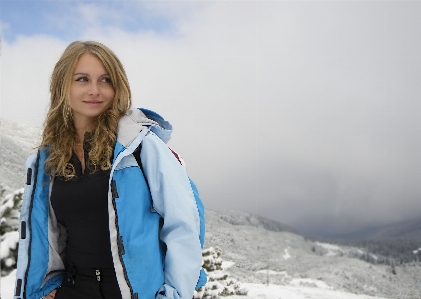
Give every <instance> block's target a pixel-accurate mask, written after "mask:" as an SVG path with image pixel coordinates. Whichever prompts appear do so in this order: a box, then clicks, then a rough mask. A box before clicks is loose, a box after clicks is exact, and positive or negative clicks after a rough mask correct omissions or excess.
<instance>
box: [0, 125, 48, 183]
mask: <svg viewBox="0 0 421 299" xmlns="http://www.w3.org/2000/svg"><path fill="white" fill-rule="evenodd" d="M0 121H1V123H0V140H1V151H0V169H1V171H0V184H1V185H2V186H3V187H4V188H6V189H7V190H8V191H10V190H16V189H18V188H21V187H22V186H23V182H24V174H25V161H26V158H27V157H28V156H29V155H30V154H31V153H32V152H34V151H35V147H36V146H37V145H38V143H39V142H40V138H41V137H40V136H41V129H40V128H34V127H30V126H25V125H22V124H17V123H15V122H12V121H9V120H6V119H0Z"/></svg>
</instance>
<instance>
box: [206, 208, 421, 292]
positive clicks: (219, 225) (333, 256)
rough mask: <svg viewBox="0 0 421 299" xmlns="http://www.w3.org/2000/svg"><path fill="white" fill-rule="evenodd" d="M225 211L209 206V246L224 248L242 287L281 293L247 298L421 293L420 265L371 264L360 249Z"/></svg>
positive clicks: (234, 275)
mask: <svg viewBox="0 0 421 299" xmlns="http://www.w3.org/2000/svg"><path fill="white" fill-rule="evenodd" d="M230 214H231V215H235V217H236V218H240V219H241V218H242V217H247V214H245V213H240V212H238V213H237V212H230ZM225 215H226V212H216V211H209V210H207V211H206V223H207V235H206V241H205V247H210V246H212V247H217V248H220V249H221V251H222V254H221V258H222V259H223V261H227V262H231V265H230V267H229V269H228V270H227V271H228V272H229V273H230V274H231V276H232V277H234V278H235V279H237V280H238V281H240V282H241V283H242V287H245V288H247V286H248V285H252V286H253V288H255V286H256V284H257V285H260V286H261V287H259V289H260V290H261V291H262V292H263V293H262V294H266V293H264V292H266V291H268V290H269V289H272V290H276V292H279V293H278V294H276V296H277V297H276V296H275V297H271V296H272V295H273V294H272V295H270V292H269V291H268V292H269V293H267V294H266V295H259V296H258V295H257V293H255V291H253V290H251V291H250V290H249V294H248V295H247V296H248V297H247V298H288V299H289V298H320V299H321V298H323V299H324V298H373V297H369V296H376V297H375V298H399V299H405V298H407V299H409V298H411V299H413V298H421V286H420V285H419V283H418V278H417V277H420V276H421V268H420V267H419V266H414V265H407V266H396V267H393V268H392V267H391V266H386V265H373V264H369V263H367V262H365V261H363V260H361V259H359V258H358V257H359V256H360V255H361V254H365V253H364V251H363V250H361V249H359V248H354V247H347V246H338V245H331V244H326V243H321V242H313V241H310V240H308V239H306V238H305V237H303V236H300V235H297V234H294V233H291V232H286V231H270V230H267V229H264V228H262V227H256V226H253V225H247V221H244V223H245V224H246V225H233V224H231V223H229V222H227V221H226V217H225ZM393 269H395V273H396V274H394V270H393ZM267 285H269V286H267ZM265 290H266V291H265ZM293 290H295V291H296V293H295V295H293ZM304 290H306V291H304ZM256 292H257V291H256ZM298 293H300V294H301V295H298ZM253 294H254V295H253ZM281 294H283V295H281ZM317 294H318V295H317ZM345 294H347V295H345ZM357 295H359V296H360V297H359V296H357ZM294 296H295V297H294ZM306 296H307V297H306ZM335 296H336V297H335ZM238 298H240V297H238ZM243 298H244V297H243Z"/></svg>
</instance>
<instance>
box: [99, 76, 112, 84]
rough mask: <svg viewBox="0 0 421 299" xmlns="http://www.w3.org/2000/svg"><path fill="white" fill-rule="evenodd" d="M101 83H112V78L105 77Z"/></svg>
mask: <svg viewBox="0 0 421 299" xmlns="http://www.w3.org/2000/svg"><path fill="white" fill-rule="evenodd" d="M101 82H102V83H111V78H108V77H104V78H102V79H101Z"/></svg>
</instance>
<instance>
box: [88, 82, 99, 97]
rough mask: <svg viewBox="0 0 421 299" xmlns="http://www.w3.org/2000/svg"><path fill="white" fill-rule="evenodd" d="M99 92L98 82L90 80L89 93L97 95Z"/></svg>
mask: <svg viewBox="0 0 421 299" xmlns="http://www.w3.org/2000/svg"><path fill="white" fill-rule="evenodd" d="M98 94H99V87H98V83H96V82H92V83H91V85H90V89H89V95H91V96H97V95H98Z"/></svg>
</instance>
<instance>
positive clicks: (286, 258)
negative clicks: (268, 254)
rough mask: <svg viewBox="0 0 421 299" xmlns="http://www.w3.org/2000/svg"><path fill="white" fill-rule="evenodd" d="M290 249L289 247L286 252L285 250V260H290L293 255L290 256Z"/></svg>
mask: <svg viewBox="0 0 421 299" xmlns="http://www.w3.org/2000/svg"><path fill="white" fill-rule="evenodd" d="M288 249H289V247H288V248H285V250H284V260H288V259H290V258H291V255H290V254H289V252H288Z"/></svg>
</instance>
